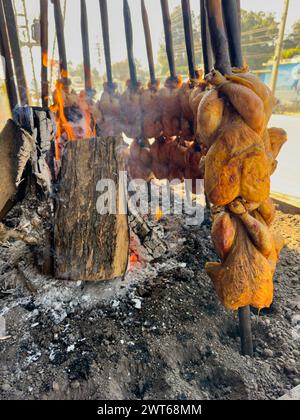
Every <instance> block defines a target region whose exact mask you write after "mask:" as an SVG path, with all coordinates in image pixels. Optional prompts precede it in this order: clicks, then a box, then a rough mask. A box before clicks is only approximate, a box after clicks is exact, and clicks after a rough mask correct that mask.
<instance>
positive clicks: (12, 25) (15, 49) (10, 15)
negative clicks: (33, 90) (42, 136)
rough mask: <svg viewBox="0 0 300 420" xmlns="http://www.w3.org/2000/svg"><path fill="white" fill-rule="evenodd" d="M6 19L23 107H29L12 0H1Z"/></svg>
mask: <svg viewBox="0 0 300 420" xmlns="http://www.w3.org/2000/svg"><path fill="white" fill-rule="evenodd" d="M1 1H2V5H3V9H4V14H5V18H6V26H7V33H8V37H9V43H10V47H11V53H12V56H13V60H14V65H15V73H16V78H17V85H18V91H19V97H20V102H21V105H22V106H25V105H29V100H28V93H27V83H26V78H25V72H24V67H23V61H22V54H21V48H20V43H19V35H18V30H17V25H16V18H15V14H14V9H13V5H12V2H11V0H4V1H3V0H1Z"/></svg>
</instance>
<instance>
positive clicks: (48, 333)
mask: <svg viewBox="0 0 300 420" xmlns="http://www.w3.org/2000/svg"><path fill="white" fill-rule="evenodd" d="M19 211H20V212H22V211H21V210H20V209H19ZM18 216H20V215H18ZM183 222H184V221H183V219H182V218H181V219H179V218H177V219H176V218H172V219H169V220H162V221H161V222H160V223H161V224H162V225H163V227H164V232H165V233H164V234H165V240H166V242H167V243H168V245H169V251H168V253H167V254H166V255H164V256H162V257H161V258H159V259H158V260H156V261H155V262H154V263H153V264H151V265H150V266H146V267H139V266H136V267H133V268H132V269H131V270H130V272H129V273H128V274H127V276H126V278H125V280H124V281H121V280H117V281H115V282H111V283H102V284H83V283H81V282H78V283H73V284H70V283H61V282H59V281H55V280H53V279H49V278H46V277H44V276H41V275H40V274H38V272H37V271H36V269H35V268H34V261H33V260H32V256H31V252H30V247H28V246H27V245H24V244H23V243H21V242H20V241H10V242H7V243H5V244H4V245H2V246H1V247H0V259H1V260H0V316H1V317H2V318H1V319H2V329H3V323H4V320H5V324H6V325H5V327H6V328H5V332H4V331H2V336H4V335H6V336H10V337H8V338H6V339H5V340H0V398H1V399H45V400H48V399H74V400H76V399H92V400H95V399H178V400H186V399H209V400H215V399H278V398H279V397H280V396H282V395H283V394H285V393H286V392H287V390H290V389H292V388H293V387H295V386H296V385H298V384H300V357H299V356H300V283H299V277H300V215H290V214H284V213H281V212H279V213H278V216H277V220H276V224H275V229H277V230H278V231H280V232H281V233H282V234H283V236H284V237H285V239H286V244H287V245H286V247H285V249H284V250H283V252H282V257H281V261H280V264H279V266H278V270H277V273H276V276H275V289H276V292H275V302H274V305H273V307H272V308H271V309H270V310H268V311H263V312H262V313H260V314H257V313H255V312H253V314H252V325H253V334H254V344H255V355H254V358H252V359H251V358H249V357H243V356H241V355H240V352H239V351H240V342H239V331H238V321H237V314H236V313H231V312H228V311H226V310H224V309H223V308H222V306H221V305H220V304H219V303H218V300H217V298H216V294H215V292H214V289H213V287H212V284H211V282H210V280H209V278H208V277H207V276H206V274H205V273H204V270H203V267H204V265H205V263H206V262H207V261H213V260H215V259H216V256H215V254H214V250H213V247H212V244H211V240H210V225H209V222H206V223H205V224H204V225H203V226H202V227H197V228H196V227H185V225H184V223H183ZM8 223H9V224H11V225H13V220H9V221H8ZM16 260H18V263H17V264H16Z"/></svg>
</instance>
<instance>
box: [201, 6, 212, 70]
mask: <svg viewBox="0 0 300 420" xmlns="http://www.w3.org/2000/svg"><path fill="white" fill-rule="evenodd" d="M200 9H201V38H202V50H203V63H204V73H205V74H208V73H209V72H210V71H211V70H212V68H213V66H214V57H213V51H212V46H211V39H210V31H209V23H208V16H207V10H206V6H205V0H200Z"/></svg>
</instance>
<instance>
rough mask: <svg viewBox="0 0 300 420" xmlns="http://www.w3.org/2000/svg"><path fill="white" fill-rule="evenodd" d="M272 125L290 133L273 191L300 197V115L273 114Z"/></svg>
mask: <svg viewBox="0 0 300 420" xmlns="http://www.w3.org/2000/svg"><path fill="white" fill-rule="evenodd" d="M270 127H281V128H283V129H284V130H286V131H287V133H288V143H286V144H285V146H284V147H283V149H282V151H281V153H280V155H279V159H278V161H279V165H278V169H277V171H276V172H275V174H274V175H273V177H272V191H273V192H277V193H281V194H287V195H293V196H297V197H300V116H286V115H273V117H272V120H271V123H270Z"/></svg>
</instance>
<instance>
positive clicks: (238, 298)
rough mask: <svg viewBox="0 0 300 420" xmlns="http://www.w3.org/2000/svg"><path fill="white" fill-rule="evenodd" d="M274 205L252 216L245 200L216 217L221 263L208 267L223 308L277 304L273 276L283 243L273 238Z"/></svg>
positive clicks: (266, 204) (214, 234)
mask: <svg viewBox="0 0 300 420" xmlns="http://www.w3.org/2000/svg"><path fill="white" fill-rule="evenodd" d="M273 214H274V207H273V203H272V202H271V201H270V200H268V201H266V202H264V203H262V204H261V205H260V206H259V207H258V208H257V209H256V210H254V211H252V212H250V211H248V210H247V208H246V207H245V204H244V203H243V202H242V201H241V200H239V199H238V200H235V201H234V202H233V203H232V204H231V205H230V209H229V210H225V209H223V210H222V211H221V212H220V213H217V214H216V215H215V216H214V222H213V229H212V239H213V242H214V245H215V248H216V250H217V252H218V254H219V257H220V258H221V260H222V262H221V263H208V264H207V265H206V271H207V273H208V275H209V276H210V278H211V279H212V281H213V283H214V285H215V288H216V291H217V294H218V297H219V299H220V301H221V302H222V304H223V305H224V306H225V307H226V308H227V309H230V310H237V309H239V308H242V307H244V306H247V305H251V306H253V307H255V308H258V309H262V308H265V307H269V306H270V305H271V303H272V302H273V281H272V279H273V275H274V272H275V269H276V263H277V261H278V257H279V253H280V250H281V248H282V246H283V241H282V240H281V238H279V237H278V236H277V235H275V234H273V233H272V232H271V231H270V229H269V225H270V223H271V221H272V219H273V216H272V215H273Z"/></svg>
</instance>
